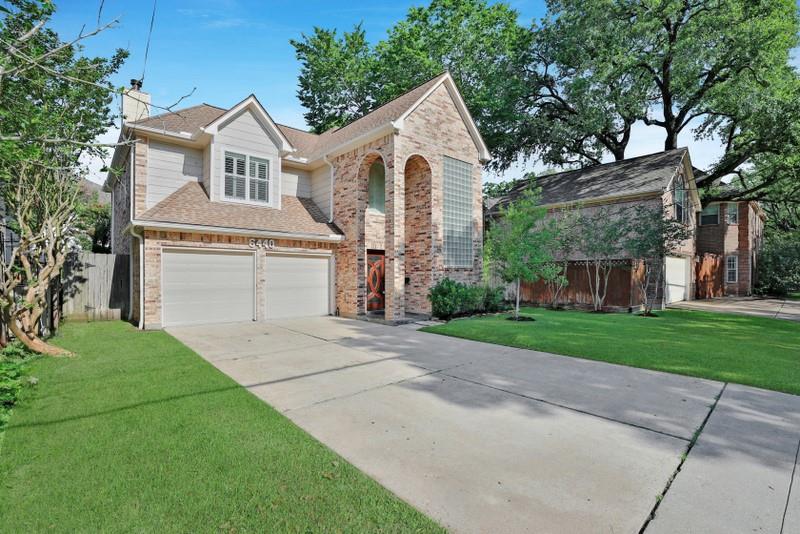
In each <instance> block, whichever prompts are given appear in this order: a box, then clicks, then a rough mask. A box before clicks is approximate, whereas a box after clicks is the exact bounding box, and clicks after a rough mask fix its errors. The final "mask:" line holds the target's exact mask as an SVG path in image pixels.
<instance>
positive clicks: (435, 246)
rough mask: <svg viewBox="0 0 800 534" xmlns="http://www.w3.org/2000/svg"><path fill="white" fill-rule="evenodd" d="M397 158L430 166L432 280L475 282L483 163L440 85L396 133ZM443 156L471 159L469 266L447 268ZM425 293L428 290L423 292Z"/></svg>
mask: <svg viewBox="0 0 800 534" xmlns="http://www.w3.org/2000/svg"><path fill="white" fill-rule="evenodd" d="M397 138H398V139H397V142H396V154H397V160H398V161H402V162H406V161H408V160H409V158H411V157H412V156H414V155H421V156H422V157H423V158H425V160H426V161H427V162H428V164H429V165H430V169H431V200H430V203H431V223H430V224H431V235H432V246H431V280H430V284H435V283H437V282H438V281H439V280H441V279H442V278H444V277H449V278H452V279H455V280H459V281H463V282H467V283H479V282H480V280H481V273H482V269H483V261H482V257H483V198H482V191H481V171H482V165H481V162H480V159H479V152H478V149H477V147H476V146H475V143H474V142H473V141H472V138H471V137H470V134H469V131H468V130H467V127H466V125H465V124H464V121H463V120H462V118H461V115H460V114H459V113H458V110H457V108H456V107H455V104H454V103H453V100H452V98H451V97H450V94H449V92H448V90H447V88H446V87H445V86H444V85H441V86H439V87H438V88H437V89H436V90H435V91H433V93H431V95H430V96H429V97H428V98H427V99H426V100H425V101H424V102H422V103H421V104H420V105H419V106H418V107H417V109H416V110H414V112H413V113H411V114H410V115H409V116H408V117H407V118H406V119H405V123H404V125H403V129H402V130H401V131H400V133H399V134H398V135H397ZM442 156H449V157H451V158H455V159H458V160H461V161H464V162H467V163H469V164H471V165H472V175H473V181H472V183H473V190H472V206H473V217H472V250H473V264H472V267H471V268H450V267H446V266H445V265H444V254H443V251H444V249H443V244H444V228H443V167H444V162H443V158H442ZM426 293H427V292H426Z"/></svg>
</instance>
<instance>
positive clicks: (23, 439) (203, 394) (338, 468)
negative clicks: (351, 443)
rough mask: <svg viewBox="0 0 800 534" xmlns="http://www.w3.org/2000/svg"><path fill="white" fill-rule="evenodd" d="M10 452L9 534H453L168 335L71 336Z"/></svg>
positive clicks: (74, 330)
mask: <svg viewBox="0 0 800 534" xmlns="http://www.w3.org/2000/svg"><path fill="white" fill-rule="evenodd" d="M55 341H56V343H57V344H59V345H60V346H63V347H66V348H68V349H70V350H72V351H74V352H75V353H76V354H77V356H76V357H75V358H72V359H39V360H37V361H36V362H34V363H33V364H31V366H30V373H31V374H32V375H34V376H36V377H37V378H38V380H39V382H38V385H37V386H36V387H35V388H34V389H31V390H28V391H27V393H26V394H25V395H24V398H23V399H22V402H21V403H20V404H19V405H18V407H17V408H16V409H15V411H14V414H13V416H12V418H11V422H10V424H9V426H8V427H7V428H6V432H5V438H4V441H3V443H2V449H0V503H2V505H0V525H2V528H0V530H2V531H4V532H43V531H51V530H54V531H59V532H122V531H124V532H401V531H402V532H441V528H440V527H438V526H437V525H436V524H435V523H433V522H432V521H431V520H430V519H428V518H426V517H425V516H424V515H422V514H421V513H419V512H417V511H416V510H414V509H413V508H411V507H410V506H408V505H407V504H405V503H404V502H402V501H401V500H399V499H398V498H396V497H395V496H394V495H392V494H391V493H390V492H389V491H387V490H385V489H384V488H383V487H381V486H380V485H378V484H377V483H376V482H374V481H373V480H371V479H370V478H368V477H367V476H365V475H364V474H362V473H361V472H359V471H358V470H357V469H355V468H354V467H353V466H351V465H349V464H348V463H346V462H345V461H344V460H342V459H341V458H340V457H338V456H337V455H336V454H335V453H333V452H332V451H330V450H329V449H327V448H326V447H324V446H323V445H322V444H320V443H319V442H317V441H316V440H314V439H313V438H311V437H310V436H309V435H307V434H306V433H305V432H303V431H302V430H301V429H299V428H298V427H297V426H295V425H294V424H293V423H291V422H290V421H289V420H288V419H286V418H285V417H284V416H283V415H281V414H280V413H278V412H276V411H275V410H273V409H272V408H270V407H269V406H267V405H266V404H264V403H263V402H261V401H260V400H259V399H257V398H256V397H254V396H252V395H251V394H250V393H249V392H247V391H246V390H245V389H243V388H241V387H240V386H238V385H237V384H236V383H234V382H233V381H232V380H230V379H229V378H228V377H226V376H225V375H223V374H222V373H220V372H219V371H217V370H216V369H215V368H213V367H212V366H211V365H210V364H208V363H206V362H205V361H204V360H203V359H201V358H200V357H199V356H198V355H197V354H195V353H194V352H192V351H191V350H190V349H188V348H187V347H185V346H184V345H182V344H181V343H180V342H178V341H177V340H175V339H174V338H172V337H171V336H169V335H168V334H166V333H164V332H137V331H136V330H135V329H133V328H132V327H131V326H130V325H128V324H125V323H121V322H120V323H91V324H67V325H65V326H64V328H63V329H62V332H61V334H60V335H59V336H58V338H57V339H56V340H55Z"/></svg>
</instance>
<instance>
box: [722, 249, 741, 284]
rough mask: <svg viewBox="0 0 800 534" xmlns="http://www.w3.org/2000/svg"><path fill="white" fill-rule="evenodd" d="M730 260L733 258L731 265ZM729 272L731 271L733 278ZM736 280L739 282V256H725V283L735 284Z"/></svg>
mask: <svg viewBox="0 0 800 534" xmlns="http://www.w3.org/2000/svg"><path fill="white" fill-rule="evenodd" d="M731 260H733V267H731V265H730V262H731ZM731 273H733V280H731V277H730V275H731ZM737 282H739V256H736V255H730V256H725V283H726V284H735V283H737Z"/></svg>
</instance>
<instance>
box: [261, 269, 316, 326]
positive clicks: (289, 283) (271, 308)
mask: <svg viewBox="0 0 800 534" xmlns="http://www.w3.org/2000/svg"><path fill="white" fill-rule="evenodd" d="M266 267H267V268H266V274H265V276H266V301H267V314H266V316H267V319H280V318H288V317H310V316H314V315H316V316H319V315H328V313H329V312H330V304H329V303H330V258H329V257H328V256H293V255H285V256H283V255H273V254H268V255H267V265H266Z"/></svg>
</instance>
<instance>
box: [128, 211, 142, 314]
mask: <svg viewBox="0 0 800 534" xmlns="http://www.w3.org/2000/svg"><path fill="white" fill-rule="evenodd" d="M139 232H140V233H138V234H137V233H136V228H135V227H134V226H131V237H135V238H136V239H137V240H138V241H139V324H138V325H137V326H138V328H139V330H143V329H144V230H140V231H139ZM131 278H133V271H132V270H131ZM131 282H133V280H131ZM130 288H131V302H132V301H133V284H132V283H131V284H130ZM132 314H133V306H131V316H132Z"/></svg>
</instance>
